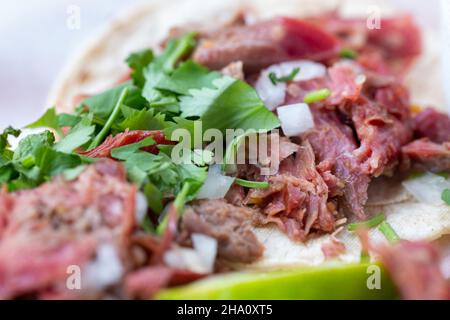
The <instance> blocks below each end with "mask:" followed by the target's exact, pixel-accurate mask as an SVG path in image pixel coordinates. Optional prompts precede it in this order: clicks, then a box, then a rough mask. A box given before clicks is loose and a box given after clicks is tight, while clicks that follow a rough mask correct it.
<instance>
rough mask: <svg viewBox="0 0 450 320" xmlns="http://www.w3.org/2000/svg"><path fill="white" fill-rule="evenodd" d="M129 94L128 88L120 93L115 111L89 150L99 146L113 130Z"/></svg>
mask: <svg viewBox="0 0 450 320" xmlns="http://www.w3.org/2000/svg"><path fill="white" fill-rule="evenodd" d="M127 95H128V89H127V88H125V89H123V90H122V93H121V94H120V97H119V100H118V101H117V103H116V105H115V106H114V109H113V111H112V112H111V115H110V116H109V118H108V121H106V124H105V126H104V127H103V128H102V130H101V131H100V132H99V133H98V134H97V136H96V137H95V138H94V140H93V141H92V143H91V145H90V146H89V150H92V149H94V148H97V147H98V146H99V145H100V144H101V143H102V142H103V140H104V139H105V137H106V135H107V134H108V133H109V131H110V130H111V127H112V125H113V124H114V122H115V121H116V119H117V117H118V116H119V112H120V107H121V106H122V104H123V102H124V101H125V99H126V97H127Z"/></svg>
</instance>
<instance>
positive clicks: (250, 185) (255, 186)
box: [235, 178, 270, 189]
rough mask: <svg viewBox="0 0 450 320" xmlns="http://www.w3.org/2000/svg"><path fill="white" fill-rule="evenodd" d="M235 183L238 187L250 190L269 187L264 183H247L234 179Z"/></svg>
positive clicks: (246, 181)
mask: <svg viewBox="0 0 450 320" xmlns="http://www.w3.org/2000/svg"><path fill="white" fill-rule="evenodd" d="M235 183H236V184H238V185H240V186H243V187H246V188H252V189H267V188H269V186H270V185H269V183H268V182H266V181H248V180H244V179H239V178H236V180H235Z"/></svg>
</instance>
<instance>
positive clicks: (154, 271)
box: [125, 265, 205, 300]
mask: <svg viewBox="0 0 450 320" xmlns="http://www.w3.org/2000/svg"><path fill="white" fill-rule="evenodd" d="M204 276H205V275H203V274H198V273H194V272H191V271H186V270H178V269H173V268H169V267H166V266H163V265H157V266H150V267H147V268H143V269H140V270H138V271H135V272H132V273H130V274H128V275H127V276H126V278H125V291H126V293H127V295H128V296H129V297H134V298H139V299H146V300H147V299H150V298H151V297H152V296H153V295H154V294H155V293H156V292H158V291H159V290H161V289H162V288H165V287H168V286H177V285H183V284H186V283H189V282H192V281H195V280H198V279H201V278H203V277H204Z"/></svg>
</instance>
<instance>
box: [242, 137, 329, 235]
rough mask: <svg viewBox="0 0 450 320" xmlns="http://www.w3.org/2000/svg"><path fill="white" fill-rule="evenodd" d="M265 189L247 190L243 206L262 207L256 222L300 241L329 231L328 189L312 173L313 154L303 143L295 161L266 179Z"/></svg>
mask: <svg viewBox="0 0 450 320" xmlns="http://www.w3.org/2000/svg"><path fill="white" fill-rule="evenodd" d="M268 181H269V184H270V187H269V189H251V190H250V191H249V193H248V195H247V199H246V203H247V204H255V205H258V206H259V207H261V208H262V210H263V213H264V214H265V215H266V216H265V217H263V218H262V219H260V223H262V224H267V223H271V222H274V223H277V224H278V225H279V227H280V228H281V229H282V230H283V231H285V232H286V233H287V234H288V236H289V237H291V238H292V239H294V240H298V241H304V240H305V239H306V237H307V235H308V234H309V233H310V232H311V231H312V230H314V231H318V232H331V231H332V230H333V229H334V222H335V218H334V212H333V211H332V210H331V209H330V207H329V206H328V203H327V200H328V187H327V185H326V183H325V181H324V180H323V178H322V176H321V175H320V174H319V172H318V171H317V170H316V166H315V158H314V153H313V151H312V148H311V145H310V144H309V142H307V141H306V142H304V143H303V144H302V146H301V148H300V150H299V151H298V152H297V155H296V156H295V158H294V157H293V156H292V157H290V158H287V159H286V160H284V161H283V162H282V163H281V166H280V172H279V174H277V175H275V176H271V177H269V178H268Z"/></svg>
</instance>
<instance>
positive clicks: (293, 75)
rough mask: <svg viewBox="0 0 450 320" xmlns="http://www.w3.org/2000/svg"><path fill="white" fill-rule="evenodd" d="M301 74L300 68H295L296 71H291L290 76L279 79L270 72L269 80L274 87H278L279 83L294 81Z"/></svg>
mask: <svg viewBox="0 0 450 320" xmlns="http://www.w3.org/2000/svg"><path fill="white" fill-rule="evenodd" d="M299 72H300V68H295V69H294V70H292V71H291V73H290V74H289V75H287V76H284V77H278V76H277V75H276V73H275V72H270V73H269V79H270V81H272V83H273V85H274V86H276V85H277V84H278V83H281V82H288V81H292V80H294V79H295V77H296V76H297V74H298V73H299Z"/></svg>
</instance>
